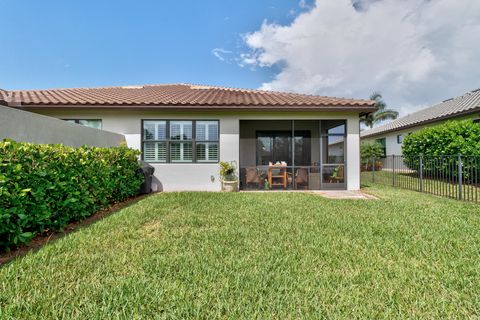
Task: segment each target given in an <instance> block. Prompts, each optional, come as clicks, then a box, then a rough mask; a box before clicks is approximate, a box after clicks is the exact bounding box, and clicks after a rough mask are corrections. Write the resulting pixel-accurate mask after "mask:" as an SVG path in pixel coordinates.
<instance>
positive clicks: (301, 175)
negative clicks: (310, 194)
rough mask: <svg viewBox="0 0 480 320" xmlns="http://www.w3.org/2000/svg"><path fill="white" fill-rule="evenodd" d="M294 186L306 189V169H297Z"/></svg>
mask: <svg viewBox="0 0 480 320" xmlns="http://www.w3.org/2000/svg"><path fill="white" fill-rule="evenodd" d="M295 185H296V186H297V188H298V187H299V186H301V187H303V188H304V189H308V169H307V168H299V169H297V173H296V174H295Z"/></svg>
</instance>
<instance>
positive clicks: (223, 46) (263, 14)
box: [0, 0, 480, 115]
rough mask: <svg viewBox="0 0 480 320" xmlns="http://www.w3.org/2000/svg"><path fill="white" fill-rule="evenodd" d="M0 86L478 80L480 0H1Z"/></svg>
mask: <svg viewBox="0 0 480 320" xmlns="http://www.w3.org/2000/svg"><path fill="white" fill-rule="evenodd" d="M0 12H2V19H0V30H1V33H0V34H1V40H0V88H3V89H42V88H69V87H96V86H115V85H138V84H156V83H198V84H210V85H219V86H228V87H240V88H260V89H267V90H279V91H290V92H300V93H308V94H320V95H328V96H341V97H351V98H368V96H369V95H370V94H371V93H372V92H374V91H379V92H381V93H382V95H383V97H384V99H385V100H386V102H387V104H388V105H389V107H391V108H393V109H396V110H398V111H399V112H400V114H401V115H405V114H407V113H410V112H413V111H416V110H418V109H419V108H422V107H425V106H428V105H431V104H433V103H436V102H439V101H442V100H445V99H448V98H450V97H453V96H458V95H461V94H463V93H465V92H467V91H470V90H474V89H477V88H480V59H479V57H480V45H479V44H480V1H479V0H401V1H400V0H316V1H315V0H262V1H258V0H242V1H238V0H203V1H198V0H169V1H167V0H162V1H160V0H155V1H154V0H151V1H147V0H137V1H133V0H115V1H113V0H111V1H107V0H103V1H98V0H97V1H92V0H83V1H64V0H42V1H34V0H30V1H27V0H25V1H18V0H0Z"/></svg>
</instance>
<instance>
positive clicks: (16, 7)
mask: <svg viewBox="0 0 480 320" xmlns="http://www.w3.org/2000/svg"><path fill="white" fill-rule="evenodd" d="M0 7H1V11H2V19H0V30H2V33H1V37H2V39H1V43H2V45H1V47H0V74H1V76H0V88H5V89H39V88H55V87H60V88H66V87H93V86H110V85H128V84H147V83H150V84H151V83H175V82H190V83H203V84H214V85H224V86H233V87H246V88H256V87H259V86H260V85H261V84H262V83H263V82H265V81H269V80H270V79H271V78H272V77H273V76H274V74H275V71H276V67H275V66H272V67H268V68H252V67H243V68H242V67H240V66H239V65H238V63H236V61H235V59H236V58H238V54H239V52H241V51H242V50H243V48H244V46H245V44H244V42H243V40H242V35H243V34H245V33H250V32H254V31H255V30H257V29H259V28H260V27H261V25H262V22H263V21H264V20H267V21H269V22H273V23H278V24H289V23H291V21H292V20H293V19H294V17H295V12H299V11H300V10H301V8H300V7H299V2H298V0H293V1H291V0H262V1H258V0H246V1H245V0H241V1H239V0H218V1H214V0H205V1H198V0H175V1H173V0H170V1H153V0H149V1H147V0H141V1H133V0H130V1H129V0H115V1H113V0H111V1H98V0H97V1H92V0H83V1H65V0H42V1H34V0H30V1H19V0H0ZM293 10H295V11H293ZM215 48H217V49H222V50H224V51H231V53H222V52H221V51H220V52H219V53H222V54H223V55H224V56H228V59H227V60H224V61H221V60H220V59H218V58H217V57H216V56H215V55H214V54H212V50H213V49H215Z"/></svg>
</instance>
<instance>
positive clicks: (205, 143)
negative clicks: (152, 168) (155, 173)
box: [142, 120, 219, 163]
mask: <svg viewBox="0 0 480 320" xmlns="http://www.w3.org/2000/svg"><path fill="white" fill-rule="evenodd" d="M142 122H143V128H142V147H143V150H142V154H143V160H145V161H147V162H171V163H192V162H198V163H202V162H203V163H205V162H210V163H212V162H213V163H215V162H218V161H219V122H218V121H216V120H215V121H213V120H208V121H206V120H198V121H195V120H143V121H142Z"/></svg>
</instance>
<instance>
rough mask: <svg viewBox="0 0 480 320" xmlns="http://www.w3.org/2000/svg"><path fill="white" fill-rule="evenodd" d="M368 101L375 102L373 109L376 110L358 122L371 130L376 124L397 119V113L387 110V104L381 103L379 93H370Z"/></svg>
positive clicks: (381, 99)
mask: <svg viewBox="0 0 480 320" xmlns="http://www.w3.org/2000/svg"><path fill="white" fill-rule="evenodd" d="M370 100H373V101H375V108H377V111H375V112H373V113H369V114H368V115H367V116H365V118H362V119H361V120H360V122H361V123H363V124H365V126H367V127H370V128H373V125H374V124H375V123H377V122H381V121H384V120H395V119H397V117H398V112H397V111H395V110H392V109H387V104H386V103H385V101H383V98H382V95H381V94H380V92H374V93H372V94H371V95H370Z"/></svg>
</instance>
